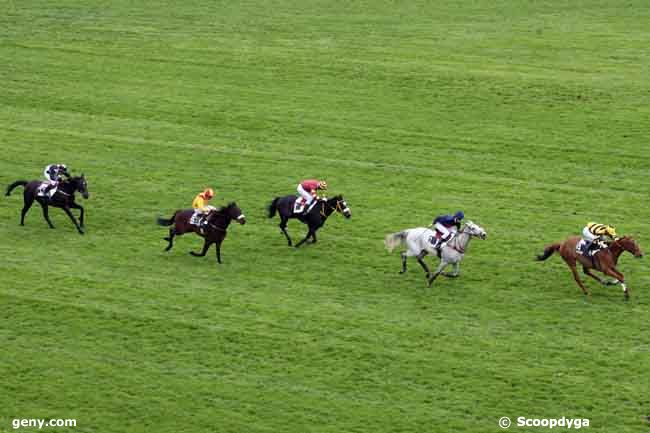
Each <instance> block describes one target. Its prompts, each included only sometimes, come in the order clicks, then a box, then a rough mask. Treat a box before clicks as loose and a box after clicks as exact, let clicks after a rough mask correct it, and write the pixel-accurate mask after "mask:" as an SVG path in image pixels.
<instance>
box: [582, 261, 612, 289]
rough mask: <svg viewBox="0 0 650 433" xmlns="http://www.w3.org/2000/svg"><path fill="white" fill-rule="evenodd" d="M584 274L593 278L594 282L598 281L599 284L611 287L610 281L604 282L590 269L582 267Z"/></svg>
mask: <svg viewBox="0 0 650 433" xmlns="http://www.w3.org/2000/svg"><path fill="white" fill-rule="evenodd" d="M582 272H584V273H585V275H589V276H590V277H591V278H593V279H594V280H596V281H598V282H599V283H600V284H602V285H603V286H609V285H610V283H609V282H608V281H605V280H603V279H602V278H600V277H599V276H598V275H596V274H594V273H592V272H591V270H590V269H589V268H588V267H586V266H583V267H582ZM614 284H618V283H614Z"/></svg>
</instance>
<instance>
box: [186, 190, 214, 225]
mask: <svg viewBox="0 0 650 433" xmlns="http://www.w3.org/2000/svg"><path fill="white" fill-rule="evenodd" d="M213 197H214V191H213V190H212V188H206V189H205V190H203V191H201V192H200V193H198V194H197V195H196V197H194V200H192V207H193V208H194V215H192V218H191V219H190V223H191V224H195V225H197V223H198V220H199V219H200V218H201V217H202V216H203V215H205V214H207V213H209V212H210V211H211V210H214V209H215V207H214V206H211V205H209V204H208V202H209V201H210V200H211V199H212V198H213Z"/></svg>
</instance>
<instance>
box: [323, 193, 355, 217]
mask: <svg viewBox="0 0 650 433" xmlns="http://www.w3.org/2000/svg"><path fill="white" fill-rule="evenodd" d="M327 204H328V205H329V206H330V207H332V208H334V209H335V210H336V211H337V212H338V213H340V214H342V215H343V216H344V217H345V218H350V217H351V216H352V211H351V210H350V207H349V206H348V202H346V201H345V199H344V198H343V196H342V195H341V194H339V195H337V196H334V197H332V198H331V199H329V200H327Z"/></svg>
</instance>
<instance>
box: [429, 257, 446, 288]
mask: <svg viewBox="0 0 650 433" xmlns="http://www.w3.org/2000/svg"><path fill="white" fill-rule="evenodd" d="M447 264H448V263H447V262H445V261H444V260H440V264H439V265H438V267H437V268H436V271H435V272H434V273H433V275H431V276H430V277H429V279H428V282H429V287H431V284H433V282H434V281H435V279H436V278H438V275H440V274H441V273H442V270H443V269H445V268H446V267H447Z"/></svg>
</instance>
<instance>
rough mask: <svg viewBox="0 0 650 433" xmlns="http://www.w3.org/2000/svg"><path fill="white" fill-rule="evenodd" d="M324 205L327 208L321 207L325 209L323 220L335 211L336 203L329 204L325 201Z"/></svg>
mask: <svg viewBox="0 0 650 433" xmlns="http://www.w3.org/2000/svg"><path fill="white" fill-rule="evenodd" d="M325 204H326V205H327V206H323V207H324V208H325V210H324V212H323V213H324V214H325V218H327V217H328V216H330V215H332V214H333V213H334V211H335V210H336V201H335V202H334V204H332V203H330V202H329V201H326V202H325Z"/></svg>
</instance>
